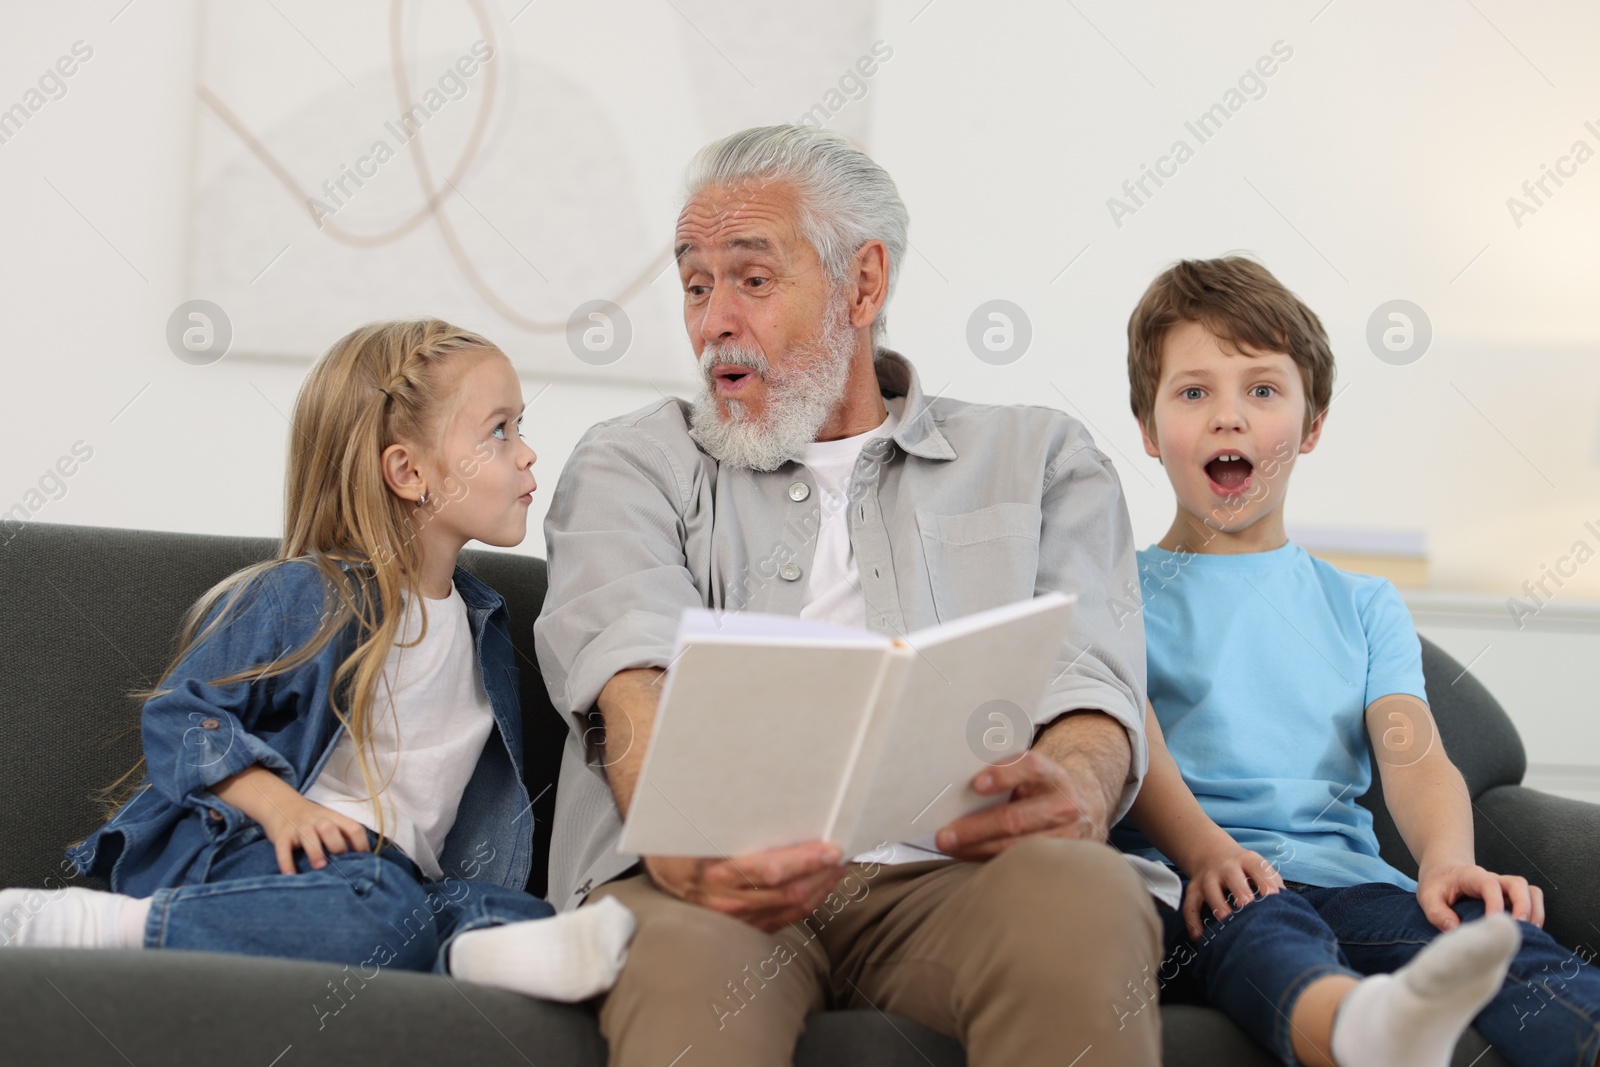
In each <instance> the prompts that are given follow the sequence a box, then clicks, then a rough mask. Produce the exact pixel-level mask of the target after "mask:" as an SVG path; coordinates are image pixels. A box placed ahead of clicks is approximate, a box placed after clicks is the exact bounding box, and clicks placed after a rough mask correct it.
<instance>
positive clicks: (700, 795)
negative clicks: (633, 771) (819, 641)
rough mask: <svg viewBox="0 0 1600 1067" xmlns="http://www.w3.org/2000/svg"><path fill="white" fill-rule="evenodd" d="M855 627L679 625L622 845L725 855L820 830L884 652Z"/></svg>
mask: <svg viewBox="0 0 1600 1067" xmlns="http://www.w3.org/2000/svg"><path fill="white" fill-rule="evenodd" d="M745 621H746V622H750V621H751V620H750V619H746V620H745ZM796 621H798V620H796ZM861 636H862V637H864V638H868V640H863V641H847V642H844V643H840V642H837V641H835V642H833V643H832V644H829V645H822V646H818V645H815V644H812V643H811V642H810V641H806V643H803V644H796V643H794V642H793V641H783V640H780V639H778V638H776V637H775V636H773V635H772V634H771V633H770V632H769V633H768V634H767V636H761V637H753V638H746V639H742V640H741V639H738V638H735V637H732V636H728V635H715V636H705V635H702V636H692V635H685V636H684V637H683V638H682V639H681V640H682V645H681V649H680V655H679V657H678V658H677V660H676V662H675V663H674V664H673V665H672V667H671V668H670V670H669V671H668V674H667V681H666V690H665V692H664V693H663V697H662V701H661V705H660V707H659V708H658V710H657V712H656V722H655V728H654V735H653V737H652V739H651V742H650V749H649V751H648V752H647V753H646V754H645V761H644V767H643V770H642V773H641V775H640V779H639V784H638V786H637V787H636V789H635V792H634V796H633V803H632V805H631V806H630V808H629V812H628V819H627V822H626V824H625V826H624V828H623V835H622V840H621V842H620V844H619V846H618V847H619V848H620V850H621V851H624V852H632V853H639V854H643V855H683V856H733V855H739V854H741V853H746V852H752V851H757V850H760V849H767V848H776V847H781V846H785V845H795V844H801V843H803V842H806V841H814V840H823V839H825V838H826V837H827V835H828V833H829V830H830V828H831V825H832V822H833V820H834V817H835V814H836V810H837V808H838V805H839V800H840V797H841V795H842V793H843V790H844V787H845V784H846V780H847V775H848V772H849V769H850V767H851V765H852V763H853V759H854V755H855V752H856V750H857V747H858V745H859V743H860V741H861V737H862V734H863V729H862V724H863V720H864V718H865V717H866V716H867V714H868V710H869V705H870V703H871V701H872V700H873V697H874V695H875V693H876V692H877V691H878V687H879V684H880V680H881V676H882V674H883V672H884V670H885V665H886V663H887V662H888V660H889V656H888V655H887V652H886V648H887V644H888V642H887V640H886V639H884V638H882V637H876V636H875V635H870V634H865V633H864V632H863V634H862V635H861Z"/></svg>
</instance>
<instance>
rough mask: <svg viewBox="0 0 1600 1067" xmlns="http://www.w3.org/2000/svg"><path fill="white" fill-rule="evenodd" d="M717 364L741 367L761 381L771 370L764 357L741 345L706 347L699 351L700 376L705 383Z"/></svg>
mask: <svg viewBox="0 0 1600 1067" xmlns="http://www.w3.org/2000/svg"><path fill="white" fill-rule="evenodd" d="M719 364H720V365H722V366H726V367H743V368H744V369H745V370H748V371H749V372H750V373H752V374H754V375H755V376H756V377H757V378H760V379H761V380H762V381H765V380H766V379H767V377H768V373H769V372H770V370H771V369H772V368H771V365H770V364H769V363H768V362H767V357H766V356H763V355H762V354H761V353H760V352H758V351H756V350H755V349H753V348H747V347H745V346H743V345H706V346H705V347H704V348H702V349H701V350H700V375H701V377H703V378H705V380H706V381H708V382H709V381H711V370H712V368H713V367H716V366H718V365H719Z"/></svg>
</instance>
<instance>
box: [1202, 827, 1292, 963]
mask: <svg viewBox="0 0 1600 1067" xmlns="http://www.w3.org/2000/svg"><path fill="white" fill-rule="evenodd" d="M1187 873H1188V875H1189V887H1188V889H1186V890H1185V891H1184V894H1183V923H1184V926H1185V928H1187V930H1188V931H1189V940H1191V941H1198V940H1199V939H1200V935H1201V934H1203V933H1204V932H1205V928H1204V927H1203V926H1201V925H1200V905H1201V904H1206V905H1209V906H1210V908H1211V913H1212V914H1213V915H1215V916H1216V917H1217V918H1218V919H1226V918H1227V917H1228V916H1229V915H1232V914H1233V907H1232V906H1231V905H1229V903H1228V894H1229V893H1232V894H1233V899H1234V902H1235V903H1236V904H1238V906H1239V907H1241V908H1242V907H1244V906H1245V905H1246V904H1248V903H1250V902H1251V901H1252V900H1254V899H1256V895H1257V893H1259V894H1260V895H1261V896H1264V897H1265V896H1271V895H1272V894H1273V893H1276V892H1277V891H1278V890H1280V889H1282V888H1283V876H1282V875H1280V874H1279V873H1278V871H1277V869H1276V868H1275V867H1273V866H1272V864H1270V863H1268V862H1267V861H1266V860H1265V859H1263V858H1262V857H1261V854H1260V853H1259V852H1252V851H1250V850H1249V849H1247V848H1240V847H1239V845H1238V844H1237V843H1236V842H1235V841H1233V839H1232V838H1229V839H1228V840H1227V842H1226V844H1223V845H1219V846H1218V847H1217V848H1216V849H1214V850H1213V851H1211V852H1209V853H1207V854H1205V855H1203V856H1200V857H1199V858H1198V859H1196V860H1194V861H1192V862H1191V865H1190V868H1189V870H1188V872H1187Z"/></svg>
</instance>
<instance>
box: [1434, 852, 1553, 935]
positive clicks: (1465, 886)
mask: <svg viewBox="0 0 1600 1067" xmlns="http://www.w3.org/2000/svg"><path fill="white" fill-rule="evenodd" d="M1462 897H1473V898H1476V899H1478V900H1481V901H1483V912H1484V914H1485V915H1493V914H1494V913H1495V912H1497V911H1505V910H1506V909H1507V908H1508V907H1509V908H1510V910H1511V917H1512V918H1513V919H1520V920H1522V921H1523V922H1528V923H1532V924H1533V925H1535V926H1538V927H1543V926H1544V890H1542V889H1540V888H1539V887H1538V886H1536V885H1529V884H1528V880H1527V879H1526V878H1523V877H1521V876H1520V875H1515V874H1495V873H1494V872H1493V871H1486V870H1484V869H1483V868H1482V867H1479V866H1478V865H1477V864H1476V863H1462V864H1454V865H1451V866H1448V867H1438V868H1430V869H1425V870H1422V871H1420V872H1419V873H1418V877H1417V903H1418V904H1420V905H1422V913H1423V914H1424V915H1426V916H1427V917H1428V921H1429V922H1431V923H1432V924H1433V925H1434V926H1437V927H1438V928H1439V929H1440V930H1454V929H1455V928H1456V927H1458V926H1460V925H1461V917H1460V916H1459V915H1457V914H1456V913H1455V911H1454V910H1453V909H1452V907H1451V905H1453V904H1454V903H1455V902H1456V901H1458V900H1460V899H1461V898H1462Z"/></svg>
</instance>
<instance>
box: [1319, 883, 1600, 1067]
mask: <svg viewBox="0 0 1600 1067" xmlns="http://www.w3.org/2000/svg"><path fill="white" fill-rule="evenodd" d="M1307 896H1308V898H1309V899H1310V900H1311V901H1312V903H1314V904H1315V905H1316V906H1317V908H1318V911H1319V912H1320V913H1321V914H1322V916H1323V918H1324V919H1325V920H1326V921H1327V922H1328V924H1329V926H1330V927H1331V928H1332V929H1333V930H1334V933H1335V934H1336V935H1337V936H1338V938H1339V941H1340V944H1341V946H1342V947H1343V948H1344V951H1345V953H1346V954H1347V955H1348V956H1349V958H1350V960H1351V961H1352V963H1354V964H1355V965H1356V966H1357V967H1358V968H1359V969H1361V970H1372V971H1390V970H1396V969H1398V968H1399V967H1401V966H1403V965H1404V964H1405V963H1407V962H1408V961H1409V960H1410V959H1411V957H1413V956H1415V955H1416V954H1417V953H1418V952H1420V951H1421V950H1422V948H1423V947H1424V946H1425V945H1427V944H1428V943H1429V942H1430V941H1432V940H1433V939H1435V938H1436V937H1438V936H1439V931H1438V929H1437V928H1436V927H1435V926H1434V925H1433V924H1432V923H1431V922H1429V921H1428V919H1427V916H1425V915H1424V914H1423V912H1422V907H1421V905H1419V904H1418V903H1417V899H1416V895H1415V894H1413V893H1410V892H1407V891H1406V890H1404V889H1401V888H1399V887H1398V886H1389V885H1381V884H1380V885H1367V886H1352V887H1350V888H1349V889H1346V890H1317V891H1313V892H1312V893H1308V894H1307ZM1455 912H1456V914H1457V915H1459V916H1460V917H1461V919H1462V921H1463V922H1470V921H1472V920H1474V919H1478V918H1481V917H1482V915H1483V913H1484V908H1483V902H1482V901H1481V900H1463V901H1460V902H1458V903H1457V904H1456V905H1455ZM1517 926H1518V928H1519V930H1520V932H1521V934H1522V947H1521V948H1520V949H1519V950H1518V951H1517V954H1516V955H1515V956H1514V957H1513V958H1512V961H1511V966H1510V970H1509V972H1508V974H1507V978H1506V981H1505V983H1504V984H1503V985H1502V986H1501V987H1500V991H1499V992H1498V993H1497V994H1495V996H1494V998H1493V999H1492V1000H1490V1002H1489V1003H1488V1005H1487V1006H1486V1007H1484V1008H1483V1010H1482V1011H1481V1012H1479V1013H1478V1015H1477V1017H1476V1018H1475V1019H1474V1020H1473V1025H1474V1027H1476V1029H1477V1030H1478V1032H1479V1033H1480V1034H1482V1035H1483V1037H1484V1039H1485V1040H1487V1041H1489V1042H1490V1043H1491V1044H1493V1045H1494V1046H1495V1048H1496V1049H1498V1050H1499V1052H1500V1054H1501V1055H1503V1056H1504V1057H1505V1058H1506V1059H1508V1060H1510V1061H1511V1062H1512V1063H1514V1064H1517V1065H1519V1067H1522V1065H1530V1067H1531V1065H1534V1064H1541V1065H1542V1064H1563V1065H1565V1064H1572V1065H1576V1067H1590V1065H1592V1064H1594V1063H1596V1062H1597V1060H1600V972H1597V971H1596V964H1595V962H1594V956H1593V953H1592V951H1591V952H1575V951H1573V950H1571V949H1566V948H1563V947H1562V946H1561V945H1560V944H1558V943H1557V942H1556V941H1555V940H1554V939H1553V938H1551V937H1550V935H1549V934H1547V933H1545V932H1544V931H1543V930H1541V929H1539V928H1538V927H1536V926H1533V925H1531V924H1529V923H1520V922H1519V923H1518V924H1517Z"/></svg>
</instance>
